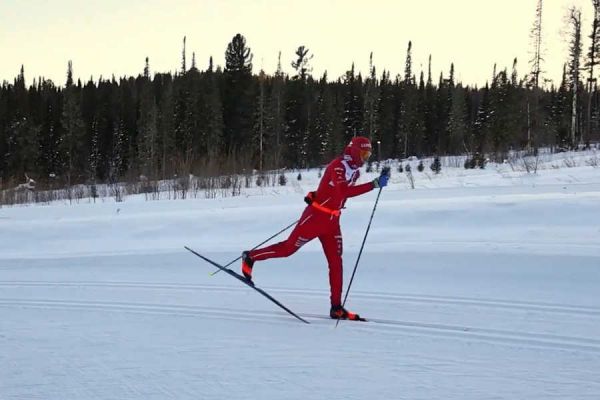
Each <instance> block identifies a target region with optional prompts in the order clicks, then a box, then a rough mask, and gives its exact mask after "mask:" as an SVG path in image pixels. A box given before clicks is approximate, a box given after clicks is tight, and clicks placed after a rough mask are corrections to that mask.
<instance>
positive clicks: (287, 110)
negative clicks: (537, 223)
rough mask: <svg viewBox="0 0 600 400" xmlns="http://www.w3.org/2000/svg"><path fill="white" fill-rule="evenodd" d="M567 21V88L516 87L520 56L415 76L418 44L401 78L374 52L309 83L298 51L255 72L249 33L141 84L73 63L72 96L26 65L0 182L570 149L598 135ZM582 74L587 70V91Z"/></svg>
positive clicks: (1, 91) (10, 107) (595, 109)
mask: <svg viewBox="0 0 600 400" xmlns="http://www.w3.org/2000/svg"><path fill="white" fill-rule="evenodd" d="M593 1H594V2H597V1H598V0H593ZM540 5H541V0H540ZM540 10H541V9H540ZM572 17H573V18H574V20H573V21H574V22H573V27H574V31H573V40H572V43H571V55H570V57H571V59H570V60H569V61H568V62H567V63H565V68H564V73H563V77H562V81H561V82H560V84H559V85H554V84H552V85H549V87H547V86H548V85H542V84H540V83H539V81H538V79H539V74H540V71H539V70H537V74H536V71H535V70H534V71H532V73H530V74H527V75H525V77H519V74H518V71H517V67H518V64H517V60H516V59H515V60H514V64H513V66H512V69H511V70H508V69H502V70H497V68H496V66H494V68H493V70H492V71H490V72H491V74H490V81H489V83H487V84H486V85H485V86H484V87H482V88H478V87H474V86H464V85H463V84H462V83H461V82H457V81H456V79H455V71H454V66H453V65H450V66H449V70H448V72H446V73H442V74H440V76H438V77H434V76H432V73H431V57H430V61H429V66H428V70H427V71H420V73H418V74H416V73H414V72H413V66H412V44H411V43H410V42H409V43H408V46H407V48H406V62H405V67H404V73H403V74H401V75H397V76H391V74H390V72H389V71H386V70H382V71H381V73H378V72H377V70H376V66H375V65H374V63H373V57H372V54H371V62H370V68H369V72H368V74H367V75H365V76H362V75H361V74H360V73H356V72H355V70H354V65H352V66H351V67H350V68H349V69H348V71H347V72H346V73H345V75H344V76H342V77H339V78H337V79H335V80H331V79H329V77H328V76H327V73H326V72H325V73H324V74H323V75H322V76H320V77H315V76H313V75H312V70H311V62H312V55H311V53H310V50H309V49H308V48H306V47H304V46H300V47H298V49H297V50H296V53H295V58H294V59H293V60H291V66H292V67H293V70H294V73H292V74H286V73H283V72H282V67H281V62H282V61H281V54H280V55H279V64H278V68H277V70H276V72H275V73H274V74H273V75H267V74H266V73H264V71H259V72H258V73H257V74H255V73H253V64H252V52H251V48H250V47H249V45H248V44H247V43H246V39H245V38H244V36H243V35H241V34H237V35H235V36H234V37H233V39H232V40H231V42H230V43H229V44H228V46H227V49H226V52H225V66H224V67H220V66H215V65H213V61H212V58H211V59H210V60H209V61H208V65H206V66H205V67H203V68H199V67H198V65H197V64H196V60H195V55H194V56H193V57H192V63H191V66H190V67H188V66H187V65H186V54H185V52H186V50H185V39H184V47H183V52H182V62H181V69H180V70H179V71H177V72H175V73H155V74H154V75H152V74H151V73H150V65H149V60H148V59H146V64H145V67H144V69H143V72H142V73H140V74H139V75H138V76H137V77H122V78H119V79H116V78H115V77H114V76H113V77H112V78H111V79H103V78H100V79H99V80H97V81H94V80H93V79H91V78H90V80H89V81H87V82H85V83H82V82H81V80H78V81H77V82H75V81H74V79H73V65H72V64H71V62H69V64H68V66H67V79H66V83H65V85H64V87H60V86H56V85H55V84H54V83H53V82H52V81H50V80H47V79H43V78H40V79H38V80H34V82H33V84H31V85H29V86H27V85H26V83H25V78H24V68H23V67H22V68H21V71H20V73H19V75H18V76H17V77H16V78H15V79H14V82H13V83H8V82H6V81H4V82H3V84H2V86H1V87H0V154H1V155H2V158H1V161H0V177H1V178H2V179H3V180H4V182H12V183H14V182H16V181H21V180H22V179H23V176H24V175H25V174H28V176H31V177H35V178H36V180H37V181H38V182H58V183H59V184H60V185H73V184H77V183H84V182H88V183H89V182H116V181H118V180H120V179H137V178H138V177H139V176H140V175H143V176H145V177H147V178H148V179H165V178H171V177H173V176H174V175H180V176H181V175H185V174H189V173H193V174H196V175H217V174H223V173H240V172H242V171H249V170H252V169H258V170H270V169H280V168H305V167H314V166H319V165H322V164H324V163H326V162H327V161H329V159H330V158H332V157H333V156H335V155H337V154H339V153H340V152H341V151H342V149H343V147H344V146H345V145H346V144H347V142H348V141H349V140H350V139H351V138H352V137H353V136H355V135H366V136H368V137H370V138H371V139H372V140H373V142H374V144H375V149H374V157H375V159H387V158H405V157H408V156H418V157H421V156H430V155H438V156H441V155H453V154H465V153H468V154H475V153H479V154H487V155H488V156H489V157H492V158H496V159H498V160H502V159H503V157H505V156H506V153H507V152H508V151H509V150H511V149H514V150H517V149H529V150H531V151H532V152H535V151H536V149H537V148H539V147H540V146H552V147H555V148H562V149H568V148H572V147H574V146H576V145H580V144H582V143H586V142H589V141H590V140H595V138H597V137H598V132H599V126H600V107H599V105H600V101H599V100H600V99H599V92H598V88H597V85H596V81H595V79H593V66H594V65H596V63H597V55H596V53H595V52H594V51H591V55H590V54H588V58H587V60H588V61H586V62H587V67H584V65H583V63H581V65H580V60H581V59H582V58H584V57H583V56H582V51H581V41H580V39H579V41H578V39H577V37H578V36H577V35H579V37H580V36H581V23H580V18H581V17H580V14H579V27H578V28H577V24H576V23H575V22H577V14H576V13H574V14H572ZM595 20H596V19H595ZM590 57H591V60H590ZM594 57H596V58H594ZM584 68H588V69H592V72H591V74H590V75H589V76H590V77H589V80H588V82H587V84H584V82H582V80H583V79H584V78H583V74H582V73H580V72H581V71H582V70H583V69H584ZM583 100H585V101H583Z"/></svg>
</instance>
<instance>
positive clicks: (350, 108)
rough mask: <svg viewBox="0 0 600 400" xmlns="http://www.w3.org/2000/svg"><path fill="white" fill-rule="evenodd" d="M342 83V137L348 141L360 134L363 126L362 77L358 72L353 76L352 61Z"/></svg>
mask: <svg viewBox="0 0 600 400" xmlns="http://www.w3.org/2000/svg"><path fill="white" fill-rule="evenodd" d="M344 85H345V89H346V96H345V99H344V126H345V132H344V138H345V139H346V140H345V141H347V142H349V141H350V139H352V138H353V137H354V136H357V135H362V134H363V132H362V127H363V120H362V117H363V104H364V100H363V98H362V97H363V95H362V77H361V76H360V74H359V75H358V76H355V74H354V63H352V67H351V68H350V70H349V71H347V72H346V76H345V80H344Z"/></svg>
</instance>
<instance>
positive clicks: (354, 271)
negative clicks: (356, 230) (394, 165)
mask: <svg viewBox="0 0 600 400" xmlns="http://www.w3.org/2000/svg"><path fill="white" fill-rule="evenodd" d="M389 173H390V167H384V168H383V170H382V171H381V175H388V174H389ZM382 189H383V188H382V187H380V188H379V192H377V199H375V204H374V205H373V211H371V218H370V219H369V225H367V231H366V232H365V236H364V237H363V241H362V244H361V245H360V251H359V252H358V257H357V258H356V264H354V270H353V271H352V276H351V277H350V282H349V283H348V289H346V294H345V295H344V301H343V302H342V308H343V307H344V306H345V305H346V300H347V299H348V293H350V287H351V286H352V281H353V280H354V275H355V274H356V269H357V268H358V262H359V261H360V256H361V255H362V251H363V248H364V247H365V242H366V241H367V235H368V234H369V230H370V229H371V222H373V216H374V215H375V210H376V209H377V203H379V196H381V190H382ZM339 323H340V320H339V319H338V320H337V322H336V323H335V326H336V327H337V326H338V324H339Z"/></svg>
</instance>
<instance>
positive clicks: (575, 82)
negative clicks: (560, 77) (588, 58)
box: [568, 7, 582, 146]
mask: <svg viewBox="0 0 600 400" xmlns="http://www.w3.org/2000/svg"><path fill="white" fill-rule="evenodd" d="M569 25H570V28H571V32H570V38H569V39H570V41H569V56H570V59H569V64H568V66H569V71H568V73H569V77H570V80H571V93H572V99H573V102H572V107H571V143H572V145H573V146H574V145H575V143H576V141H577V140H578V139H579V141H581V139H582V137H581V136H580V130H579V113H578V106H579V90H580V87H581V86H580V81H579V79H580V72H581V71H580V70H581V53H582V42H581V11H580V10H579V9H577V8H575V7H572V8H571V9H570V10H569Z"/></svg>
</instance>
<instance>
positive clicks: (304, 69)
mask: <svg viewBox="0 0 600 400" xmlns="http://www.w3.org/2000/svg"><path fill="white" fill-rule="evenodd" d="M308 54H309V50H308V49H307V48H305V47H304V46H300V47H298V49H297V50H296V57H297V58H296V60H294V61H292V67H293V68H295V69H296V74H295V75H294V77H293V78H292V80H291V81H290V83H289V85H288V87H289V89H288V96H287V107H286V126H285V137H286V141H287V151H286V154H287V156H286V159H287V160H288V161H289V162H290V166H291V167H294V168H300V167H304V166H306V163H307V159H306V156H307V150H306V145H307V142H308V136H309V127H310V124H311V106H312V104H311V103H310V101H309V93H310V92H309V90H310V88H309V83H311V82H312V78H311V77H310V74H309V71H310V70H311V68H310V66H309V64H308V61H309V60H310V59H311V58H312V56H309V55H308Z"/></svg>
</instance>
